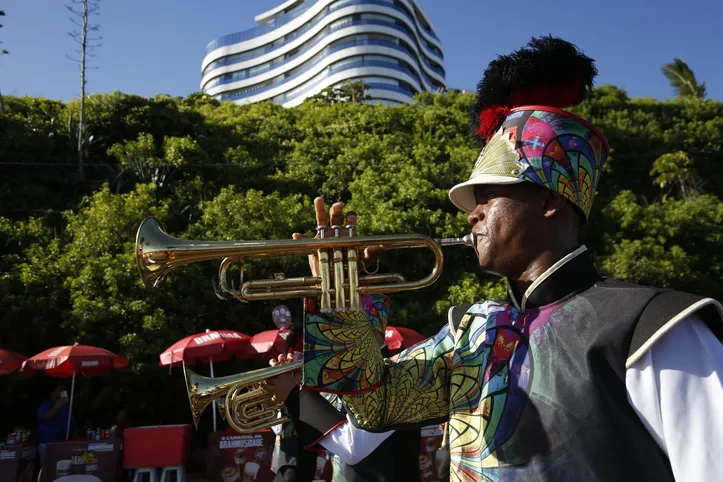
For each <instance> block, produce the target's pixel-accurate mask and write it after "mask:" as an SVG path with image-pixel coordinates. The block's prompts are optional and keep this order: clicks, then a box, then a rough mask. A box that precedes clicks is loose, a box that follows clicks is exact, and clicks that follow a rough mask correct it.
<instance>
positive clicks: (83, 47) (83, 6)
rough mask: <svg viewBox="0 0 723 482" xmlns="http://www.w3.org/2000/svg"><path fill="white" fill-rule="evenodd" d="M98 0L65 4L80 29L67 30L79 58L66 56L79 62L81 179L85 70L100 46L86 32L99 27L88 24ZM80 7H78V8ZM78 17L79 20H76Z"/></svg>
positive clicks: (80, 170) (80, 168) (80, 174)
mask: <svg viewBox="0 0 723 482" xmlns="http://www.w3.org/2000/svg"><path fill="white" fill-rule="evenodd" d="M99 1H100V0H72V2H73V4H74V5H76V6H79V7H74V6H73V5H66V6H65V7H66V8H67V9H68V11H69V12H70V13H72V14H73V15H74V16H75V17H76V18H73V17H70V21H71V22H72V23H73V25H75V26H77V27H78V28H80V31H77V30H74V31H72V32H69V33H68V35H70V37H71V38H72V39H73V40H75V41H76V42H77V43H78V44H79V45H80V50H76V53H78V54H79V55H80V58H79V59H75V58H73V57H71V56H68V58H69V59H70V60H72V61H74V62H78V63H79V64H80V120H79V121H78V177H79V178H80V180H81V181H82V180H83V179H84V177H85V171H84V168H85V166H84V162H85V159H84V157H85V84H86V79H85V71H86V66H87V63H88V58H90V57H95V54H93V53H92V52H93V51H94V50H95V49H96V48H98V47H100V44H99V43H96V42H98V41H99V40H102V37H89V36H88V32H97V31H98V29H99V28H100V26H99V25H97V24H90V23H89V19H90V17H91V16H93V15H96V16H98V15H100V13H99V11H100V4H99ZM79 8H80V9H79ZM78 19H80V20H78Z"/></svg>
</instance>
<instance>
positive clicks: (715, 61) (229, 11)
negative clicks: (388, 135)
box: [0, 0, 723, 100]
mask: <svg viewBox="0 0 723 482" xmlns="http://www.w3.org/2000/svg"><path fill="white" fill-rule="evenodd" d="M419 2H420V4H421V6H422V8H423V10H424V11H425V12H426V13H427V15H428V17H429V18H430V19H431V21H432V23H433V25H434V27H435V28H436V31H437V33H438V36H439V37H440V39H441V41H442V46H443V49H444V53H445V68H446V71H447V84H448V86H449V87H451V88H459V89H467V90H472V89H474V88H475V85H476V83H477V81H478V80H479V77H480V76H481V74H482V71H483V70H484V67H485V66H486V65H487V63H488V62H489V61H490V60H491V59H493V58H494V57H495V56H496V55H497V54H500V53H507V52H509V51H510V50H512V49H515V48H518V47H520V46H522V45H523V44H525V43H526V42H527V41H528V40H529V38H530V37H531V36H533V35H544V34H548V33H550V34H553V35H558V36H561V37H563V38H565V39H567V40H570V41H572V42H574V43H576V44H577V45H579V46H580V47H581V48H582V49H583V50H584V51H585V53H586V54H588V55H589V56H591V57H593V58H595V59H596V60H597V65H598V69H599V70H600V76H599V77H598V84H601V83H612V84H615V85H618V86H620V87H623V88H624V89H626V90H627V92H628V93H629V95H631V96H633V97H656V98H659V99H666V98H670V97H672V96H673V93H672V90H671V89H670V86H669V85H668V82H667V80H666V79H665V77H664V76H663V75H662V74H661V72H660V67H661V65H662V64H664V63H666V62H669V61H671V60H672V59H673V57H680V58H682V59H683V60H685V61H686V62H687V63H688V65H689V66H690V67H691V68H692V69H693V71H694V72H695V74H696V76H697V77H698V79H699V81H705V82H706V87H707V89H708V95H709V97H710V98H714V99H719V100H721V99H723V52H722V51H721V48H720V46H719V45H718V42H717V41H715V40H714V38H715V37H719V36H720V31H721V27H720V23H721V19H723V1H721V0H688V1H685V2H681V1H680V0H627V1H621V0H606V1H597V2H594V1H586V0H547V1H543V2H540V1H535V2H533V1H529V0H520V1H517V2H492V1H483V0H419ZM65 3H69V2H67V1H64V0H0V9H2V10H5V13H6V14H7V16H6V17H4V18H3V19H2V22H1V23H3V24H4V28H2V29H0V40H2V41H4V42H5V44H4V45H3V47H4V48H7V49H8V50H9V51H10V53H11V55H10V56H4V57H3V58H2V59H0V90H1V91H2V92H3V93H4V94H7V95H25V94H28V95H37V96H44V97H49V98H53V99H62V100H69V99H71V98H72V97H75V96H77V95H78V94H79V91H80V88H79V83H80V82H79V76H78V73H77V72H78V67H77V64H74V63H72V62H71V61H70V60H68V59H67V58H66V54H71V53H72V52H73V50H75V49H76V45H75V44H74V43H73V41H72V39H71V38H70V37H68V34H67V32H68V31H69V30H71V29H72V25H71V23H70V21H69V20H68V12H67V11H66V10H65V7H64V6H63V5H64V4H65ZM279 3H280V0H203V1H201V0H195V1H192V0H144V1H140V0H101V17H99V18H97V19H96V21H97V22H98V23H99V24H100V25H101V35H102V36H103V37H104V40H103V42H102V43H103V45H102V47H100V49H98V51H97V55H98V56H97V58H96V59H94V64H95V65H96V66H97V67H98V69H97V70H91V71H89V73H88V91H89V92H90V93H94V92H104V91H113V90H120V91H123V92H128V93H135V94H139V95H144V96H151V95H155V94H158V93H165V94H171V95H178V96H185V95H187V94H189V93H191V92H195V91H197V90H198V89H199V82H200V66H201V60H202V58H203V55H204V46H205V45H206V44H207V43H208V42H209V41H211V40H212V39H213V38H214V37H216V36H219V35H222V34H226V33H232V32H237V31H240V30H245V29H247V28H251V27H253V26H254V21H253V17H254V15H256V14H259V13H261V12H263V11H265V10H268V9H269V8H271V7H273V6H275V5H277V4H279ZM553 5H554V7H553Z"/></svg>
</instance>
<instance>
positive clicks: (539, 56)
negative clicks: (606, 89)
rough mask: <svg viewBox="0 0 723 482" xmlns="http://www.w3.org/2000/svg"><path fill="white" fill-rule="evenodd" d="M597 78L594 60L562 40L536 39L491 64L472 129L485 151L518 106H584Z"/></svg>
mask: <svg viewBox="0 0 723 482" xmlns="http://www.w3.org/2000/svg"><path fill="white" fill-rule="evenodd" d="M596 76H597V68H595V61H594V60H593V59H591V58H590V57H588V56H586V55H585V54H583V53H582V52H581V51H580V49H578V48H577V47H576V46H575V45H573V44H571V43H570V42H567V41H566V40H562V39H561V38H557V37H552V36H549V35H548V36H546V37H533V38H532V40H530V42H529V43H528V44H527V45H526V46H525V47H523V48H521V49H519V50H516V51H515V52H512V53H511V54H508V55H500V56H499V57H497V59H495V60H493V61H492V62H490V64H489V66H488V67H487V69H486V70H485V72H484V75H483V77H482V80H481V81H480V82H479V84H477V99H476V101H475V103H474V106H473V108H472V129H473V131H474V134H475V137H477V139H478V140H479V141H480V142H481V144H482V145H483V146H484V145H485V144H486V143H487V142H488V141H489V140H490V139H491V138H492V136H493V135H494V134H495V132H496V131H497V130H498V129H499V128H500V125H501V124H502V122H503V121H504V119H505V117H507V115H509V113H510V111H511V110H512V109H514V108H515V107H521V106H524V105H543V106H547V107H557V108H562V109H564V108H567V107H570V106H573V105H576V104H578V103H580V102H581V101H582V100H583V99H585V97H586V96H587V95H588V94H589V92H590V90H591V89H592V84H593V80H594V79H595V77H596Z"/></svg>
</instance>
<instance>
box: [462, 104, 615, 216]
mask: <svg viewBox="0 0 723 482" xmlns="http://www.w3.org/2000/svg"><path fill="white" fill-rule="evenodd" d="M608 152H609V146H608V141H607V139H605V137H604V136H603V135H602V134H601V133H600V131H598V130H597V129H596V128H595V127H593V126H592V125H591V124H590V123H589V122H587V121H586V120H584V119H582V118H581V117H578V116H576V115H574V114H571V113H569V112H566V111H564V110H561V109H557V108H554V107H545V106H537V105H533V106H524V107H518V108H516V109H513V110H512V113H511V114H510V115H508V116H507V117H506V118H505V120H504V122H503V123H502V127H501V128H500V129H499V131H497V133H496V134H495V135H494V136H493V137H492V139H490V141H489V142H488V143H487V145H486V146H485V148H484V149H482V152H481V153H480V155H479V157H478V158H477V162H476V163H475V165H474V169H472V175H471V176H470V178H469V180H468V181H466V182H463V183H461V184H457V185H456V186H454V187H453V188H452V189H451V190H450V191H449V198H450V200H451V201H452V202H453V203H454V205H455V206H457V207H458V208H459V209H461V210H462V211H464V212H466V213H470V212H472V211H473V210H474V209H475V207H476V206H477V203H476V201H475V197H474V186H476V185H479V184H515V183H520V182H524V181H527V182H533V183H535V184H537V185H539V186H542V187H545V188H547V189H550V190H551V191H553V192H556V193H558V194H560V195H561V196H562V197H564V198H565V199H567V200H568V201H570V202H572V203H573V204H574V205H575V206H577V207H578V208H580V210H581V211H582V212H583V214H584V215H585V219H587V218H588V217H589V216H590V210H591V208H592V201H593V196H594V195H595V189H596V188H597V185H598V182H599V181H600V174H601V173H602V168H603V164H604V163H605V160H606V159H607V157H608Z"/></svg>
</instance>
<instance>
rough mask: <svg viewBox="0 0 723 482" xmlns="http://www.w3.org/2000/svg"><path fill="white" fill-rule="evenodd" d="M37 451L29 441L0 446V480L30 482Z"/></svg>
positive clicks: (1, 481)
mask: <svg viewBox="0 0 723 482" xmlns="http://www.w3.org/2000/svg"><path fill="white" fill-rule="evenodd" d="M37 452H38V449H37V448H36V447H35V445H33V444H31V443H20V444H13V445H4V446H3V447H2V448H0V482H18V481H22V482H32V481H33V478H34V475H35V463H34V462H35V455H36V454H37Z"/></svg>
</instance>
